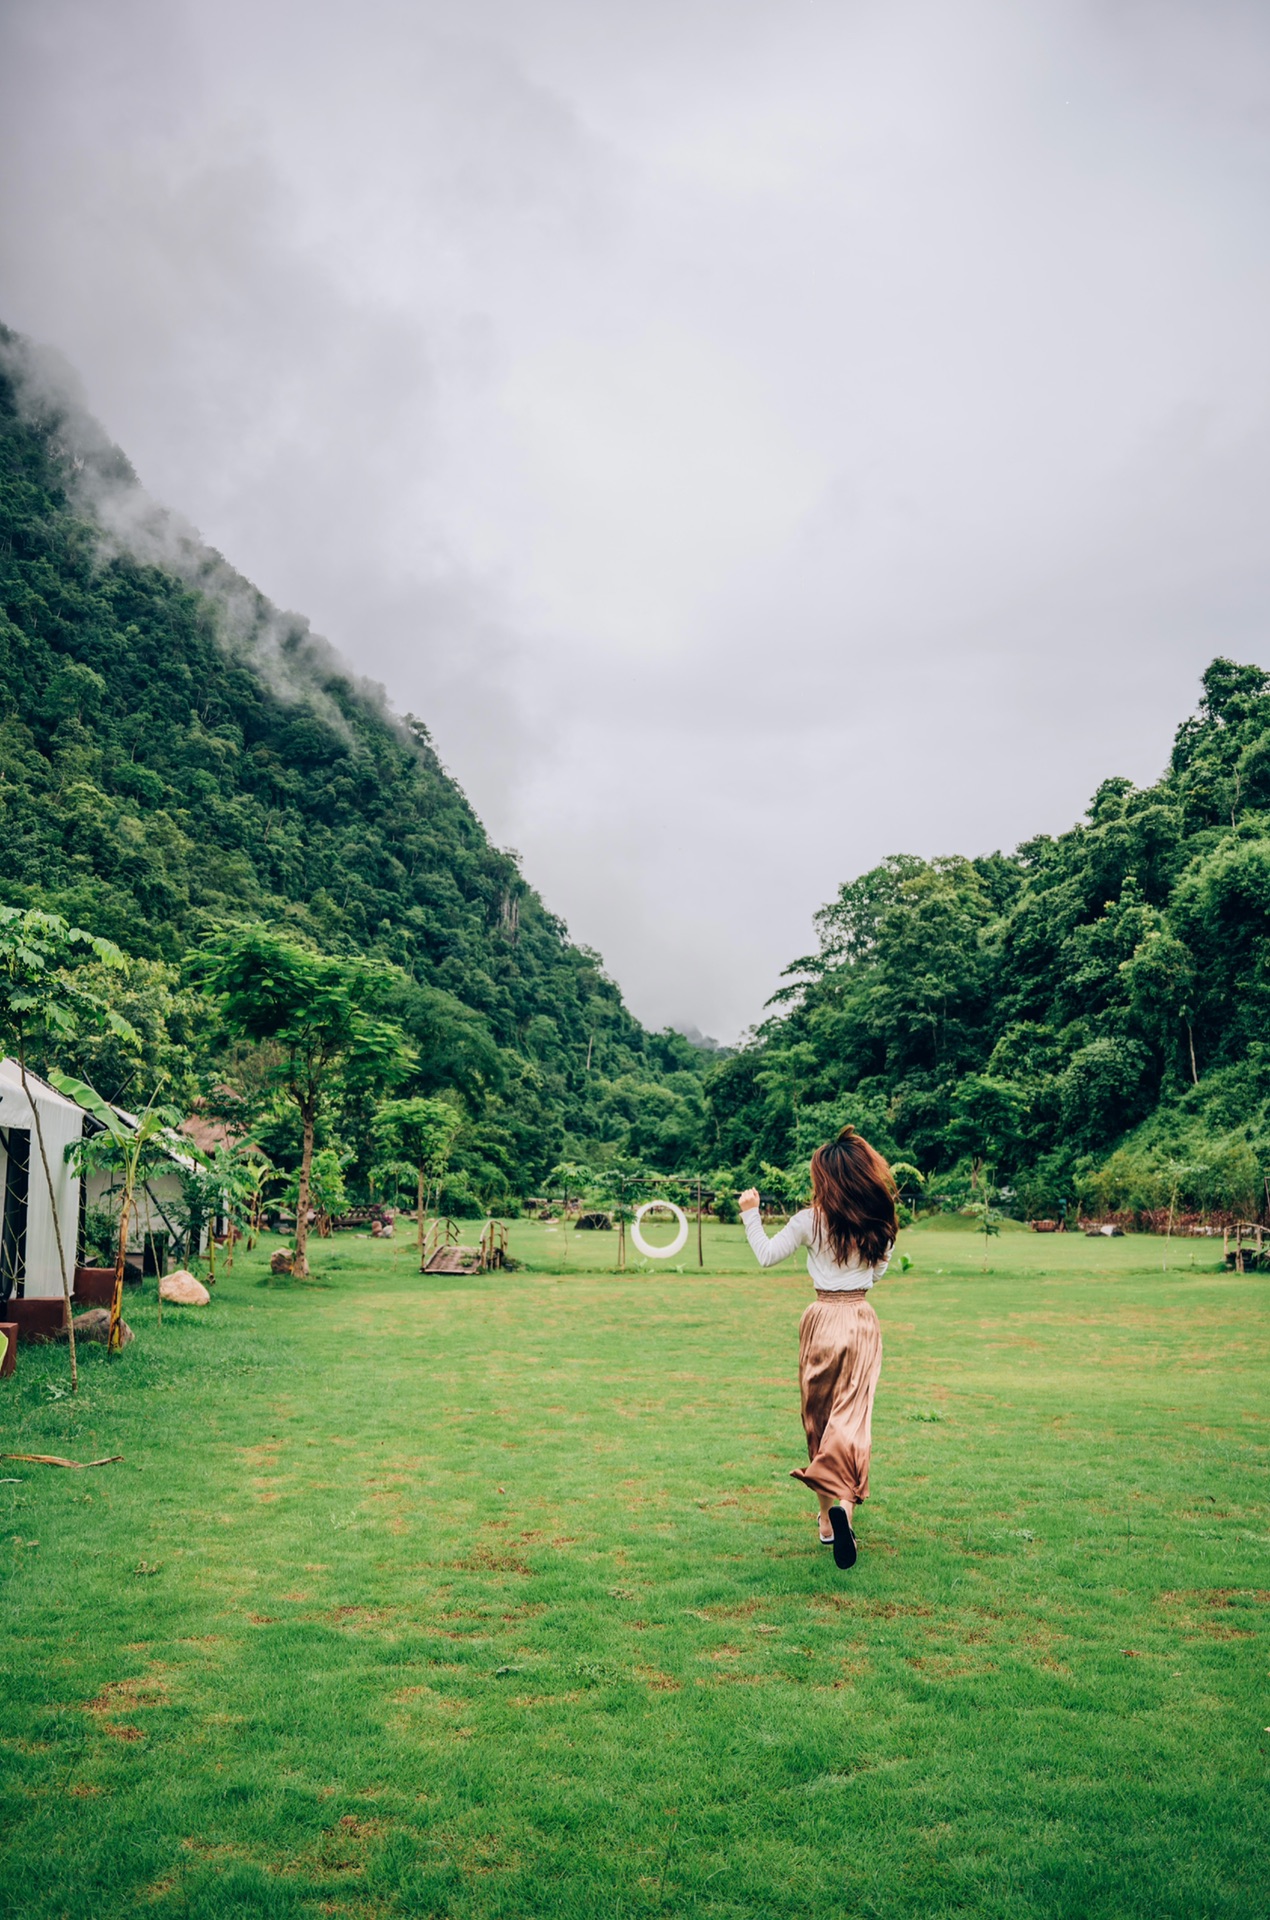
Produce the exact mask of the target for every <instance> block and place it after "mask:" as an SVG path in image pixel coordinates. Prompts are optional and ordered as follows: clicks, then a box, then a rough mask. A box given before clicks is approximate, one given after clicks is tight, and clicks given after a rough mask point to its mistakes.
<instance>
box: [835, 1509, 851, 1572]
mask: <svg viewBox="0 0 1270 1920" xmlns="http://www.w3.org/2000/svg"><path fill="white" fill-rule="evenodd" d="M829 1525H830V1526H831V1527H832V1528H833V1564H834V1566H835V1567H841V1568H842V1570H843V1572H844V1573H845V1572H846V1570H847V1568H848V1567H853V1566H854V1565H855V1535H854V1534H853V1533H852V1531H851V1522H850V1521H849V1520H848V1518H847V1510H846V1508H845V1507H830V1509H829Z"/></svg>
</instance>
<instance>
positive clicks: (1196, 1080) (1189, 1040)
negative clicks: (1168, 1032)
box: [1186, 1020, 1199, 1087]
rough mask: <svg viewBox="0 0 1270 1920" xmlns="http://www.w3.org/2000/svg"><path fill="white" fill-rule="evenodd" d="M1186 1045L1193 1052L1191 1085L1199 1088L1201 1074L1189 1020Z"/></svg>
mask: <svg viewBox="0 0 1270 1920" xmlns="http://www.w3.org/2000/svg"><path fill="white" fill-rule="evenodd" d="M1186 1044H1187V1046H1188V1047H1189V1048H1190V1050H1191V1085H1192V1086H1193V1087H1197V1086H1198V1085H1199V1073H1198V1071H1197V1070H1196V1066H1195V1035H1194V1033H1193V1032H1192V1030H1191V1023H1190V1021H1189V1020H1188V1021H1187V1023H1186Z"/></svg>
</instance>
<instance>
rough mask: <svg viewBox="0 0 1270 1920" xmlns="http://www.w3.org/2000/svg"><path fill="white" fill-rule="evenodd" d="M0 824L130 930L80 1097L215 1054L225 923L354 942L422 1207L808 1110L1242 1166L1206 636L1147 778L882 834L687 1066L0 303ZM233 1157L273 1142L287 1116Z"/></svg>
mask: <svg viewBox="0 0 1270 1920" xmlns="http://www.w3.org/2000/svg"><path fill="white" fill-rule="evenodd" d="M0 846H2V848H3V853H2V856H0V899H3V901H5V902H7V903H9V904H12V905H36V904H38V905H42V906H48V907H52V908H55V909H57V910H59V911H60V912H62V913H64V914H65V915H66V916H67V917H68V918H69V919H71V920H72V921H75V922H77V923H79V924H81V925H83V926H86V927H88V928H90V929H91V930H92V931H94V932H96V933H102V934H106V935H108V936H110V937H111V938H112V939H114V940H115V941H116V942H117V943H118V944H119V945H120V946H121V947H122V948H123V949H124V951H125V952H126V953H127V954H128V955H130V956H132V959H131V965H130V970H129V975H128V978H127V980H126V982H125V984H124V985H123V987H122V989H120V988H119V987H118V986H117V985H116V984H112V989H111V991H112V994H113V995H114V996H115V998H116V999H118V1000H120V1002H121V1010H122V1011H124V1012H126V1013H127V1015H128V1017H129V1018H130V1019H131V1021H132V1023H133V1025H134V1027H136V1028H137V1030H138V1031H139V1032H140V1033H141V1035H142V1039H143V1047H142V1057H141V1058H140V1059H138V1058H137V1057H136V1054H135V1050H134V1052H133V1053H131V1054H130V1053H129V1052H128V1050H127V1049H125V1048H122V1047H121V1046H120V1045H119V1043H117V1042H114V1041H112V1040H110V1039H106V1040H100V1039H91V1038H89V1039H85V1040H83V1041H81V1042H79V1043H77V1047H76V1048H72V1049H70V1051H71V1052H72V1053H73V1054H74V1056H75V1057H74V1058H71V1059H69V1060H63V1062H62V1064H65V1065H69V1066H71V1067H72V1068H77V1069H78V1070H79V1071H81V1072H83V1073H84V1074H85V1075H86V1076H87V1077H88V1078H90V1079H93V1080H94V1081H95V1082H96V1084H97V1085H98V1086H99V1087H100V1088H101V1090H102V1091H103V1092H104V1093H106V1094H107V1095H108V1096H112V1097H113V1096H116V1095H118V1094H119V1093H121V1092H124V1091H128V1097H129V1098H130V1099H133V1100H136V1099H137V1098H138V1097H139V1094H140V1092H141V1090H143V1089H144V1087H145V1086H146V1085H147V1084H148V1083H149V1084H152V1083H153V1081H154V1080H155V1078H156V1076H157V1075H158V1074H159V1073H160V1072H163V1073H166V1075H167V1076H168V1084H169V1085H180V1086H182V1087H184V1089H185V1090H186V1092H187V1094H189V1093H192V1092H193V1090H195V1089H196V1088H201V1089H202V1090H203V1092H204V1095H205V1097H206V1095H207V1092H208V1089H211V1088H214V1087H215V1086H216V1085H217V1084H218V1083H219V1082H221V1081H223V1080H224V1079H225V1078H226V1076H228V1077H229V1078H230V1079H231V1080H232V1079H233V1071H231V1069H234V1063H233V1062H232V1061H229V1060H227V1058H226V1057H225V1056H224V1052H223V1048H222V1047H221V1042H220V1041H219V1040H218V1037H217V1035H216V1033H215V1032H214V1030H213V1027H212V1024H211V1023H210V1020H209V1016H208V1015H207V1012H206V1009H205V1007H204V1004H203V1003H202V1002H201V1001H200V998H199V996H198V995H197V994H196V993H195V992H194V991H192V989H191V986H190V984H189V982H190V969H189V959H190V956H191V954H192V953H193V952H195V951H196V950H197V949H198V947H199V944H200V942H202V941H203V940H204V938H205V937H206V936H207V935H209V934H212V933H214V932H215V931H216V930H217V929H222V928H224V927H225V926H226V925H227V924H233V923H238V924H242V923H245V922H263V923H266V924H269V925H272V926H274V927H276V928H282V929H285V930H289V931H291V932H292V933H294V934H295V935H296V936H298V937H299V938H301V939H302V940H305V941H307V942H309V943H310V944H311V945H313V946H314V947H317V948H320V949H322V950H324V951H325V952H327V953H331V954H336V955H339V954H355V953H361V954H366V955H370V956H373V957H376V958H378V959H380V960H383V961H386V962H388V963H390V964H391V965H392V967H393V968H394V969H396V971H395V973H394V974H393V979H394V981H395V983H396V984H395V986H394V989H393V1004H392V1006H391V1009H390V1011H391V1012H392V1014H393V1016H394V1018H395V1019H396V1020H398V1021H399V1022H400V1024H401V1025H402V1026H403V1027H404V1028H405V1029H406V1031H407V1033H408V1035H409V1036H410V1038H411V1040H412V1041H413V1043H414V1048H415V1053H416V1055H417V1062H418V1064H417V1067H416V1069H415V1072H414V1078H413V1081H412V1083H411V1086H410V1087H409V1088H408V1089H406V1091H408V1092H424V1093H426V1092H432V1091H445V1092H448V1093H450V1094H453V1095H454V1096H456V1097H457V1098H459V1099H460V1100H461V1101H462V1103H463V1106H464V1110H465V1112H466V1114H467V1116H468V1120H467V1125H466V1127H465V1129H464V1132H463V1134H462V1136H461V1138H460V1144H459V1146H458V1148H457V1149H456V1154H455V1162H454V1166H455V1177H454V1180H453V1181H452V1187H451V1198H452V1200H453V1201H454V1203H455V1204H458V1203H459V1202H460V1201H461V1200H462V1198H463V1194H464V1192H466V1193H467V1194H468V1196H469V1197H470V1198H471V1200H472V1203H473V1204H474V1205H475V1204H476V1203H477V1202H479V1201H486V1202H491V1203H496V1204H500V1205H501V1204H505V1203H507V1202H509V1201H510V1200H511V1199H512V1198H513V1197H514V1196H515V1195H517V1194H521V1193H524V1192H526V1191H529V1190H532V1188H533V1187H534V1185H535V1184H536V1183H537V1182H538V1181H540V1180H541V1179H542V1177H543V1176H544V1174H545V1172H546V1170H547V1169H548V1168H549V1167H550V1166H551V1165H552V1164H553V1163H555V1162H557V1161H560V1160H568V1161H572V1162H582V1163H587V1164H590V1165H592V1166H595V1165H598V1164H601V1163H603V1162H606V1161H611V1160H613V1159H614V1157H615V1156H622V1157H626V1158H628V1159H635V1160H639V1161H642V1162H643V1163H645V1164H646V1165H648V1166H651V1167H654V1168H658V1169H661V1170H663V1171H673V1170H676V1169H678V1170H681V1171H687V1170H692V1171H706V1172H708V1171H709V1170H711V1169H715V1170H717V1171H718V1178H719V1184H721V1185H729V1186H730V1185H732V1184H733V1183H734V1180H737V1179H740V1178H743V1177H744V1178H746V1179H748V1178H752V1177H760V1178H761V1179H762V1180H763V1181H764V1182H765V1183H766V1184H767V1185H768V1186H769V1187H772V1188H773V1189H776V1190H779V1189H780V1188H782V1187H783V1188H784V1189H785V1191H786V1192H787V1193H788V1194H789V1195H790V1197H793V1195H794V1194H796V1193H797V1192H798V1191H799V1190H800V1189H801V1186H802V1183H803V1182H804V1180H805V1168H806V1158H807V1155H808V1153H809V1152H810V1149H811V1147H812V1146H813V1145H814V1144H815V1143H816V1141H817V1140H819V1139H821V1138H823V1137H825V1135H826V1133H828V1132H829V1131H830V1130H832V1129H833V1128H834V1127H836V1126H839V1125H841V1124H842V1123H843V1122H844V1121H846V1120H852V1121H854V1122H856V1123H857V1124H858V1125H860V1126H861V1127H862V1128H863V1129H864V1130H865V1131H866V1132H867V1133H869V1134H870V1135H871V1136H872V1137H873V1138H874V1139H875V1140H877V1142H878V1144H879V1145H881V1146H882V1147H883V1148H884V1149H886V1150H888V1151H890V1152H891V1153H892V1155H898V1156H902V1157H903V1158H904V1159H906V1160H909V1161H912V1162H915V1163H917V1164H918V1165H919V1166H920V1167H921V1168H922V1169H923V1170H924V1171H925V1172H926V1174H927V1175H928V1191H930V1192H933V1193H939V1194H942V1195H943V1196H945V1197H946V1198H947V1199H948V1200H949V1201H950V1202H952V1203H956V1201H957V1200H958V1199H959V1198H964V1197H965V1196H966V1195H967V1193H968V1192H969V1191H970V1189H971V1185H972V1183H974V1184H976V1185H978V1186H979V1187H980V1188H981V1187H982V1183H983V1182H984V1181H985V1180H987V1181H989V1182H990V1183H991V1184H992V1185H993V1186H994V1187H1002V1186H1004V1187H1006V1188H1007V1189H1011V1190H1012V1191H1013V1192H1014V1193H1015V1195H1016V1196H1017V1200H1018V1204H1019V1205H1020V1207H1023V1208H1026V1209H1028V1210H1030V1211H1034V1212H1035V1211H1044V1212H1051V1211H1056V1210H1058V1209H1059V1208H1060V1206H1062V1205H1063V1204H1064V1203H1068V1204H1070V1203H1071V1202H1072V1201H1073V1200H1075V1199H1077V1198H1080V1199H1083V1200H1084V1201H1085V1202H1086V1203H1093V1204H1097V1205H1101V1206H1104V1207H1123V1208H1127V1209H1137V1210H1141V1209H1143V1208H1151V1207H1157V1206H1162V1205H1170V1204H1173V1203H1174V1202H1176V1203H1177V1204H1179V1205H1188V1204H1189V1205H1196V1206H1210V1207H1222V1208H1227V1209H1238V1210H1243V1211H1249V1210H1252V1209H1253V1208H1257V1209H1261V1208H1262V1206H1263V1203H1264V1201H1265V1198H1266V1185H1265V1178H1266V1170H1267V1168H1270V1106H1268V1102H1270V1030H1268V1029H1267V1014H1268V1013H1270V675H1267V673H1265V672H1264V671H1263V670H1262V669H1261V668H1259V667H1255V666H1238V665H1235V664H1234V663H1232V662H1231V661H1229V660H1222V659H1219V660H1215V661H1214V662H1213V664H1212V666H1211V667H1210V668H1209V669H1208V671H1207V673H1206V674H1205V675H1204V677H1203V697H1202V700H1201V702H1200V706H1199V710H1198V712H1197V713H1196V715H1195V716H1194V717H1193V718H1191V719H1189V720H1187V721H1185V722H1184V723H1183V725H1182V726H1181V727H1180V728H1179V730H1178V734H1177V738H1176V742H1175V746H1174V750H1173V756H1172V761H1171V764H1170V766H1169V769H1168V771H1167V772H1166V773H1165V774H1164V776H1163V777H1162V779H1161V780H1159V781H1158V782H1157V783H1156V784H1155V785H1154V786H1151V787H1147V788H1143V789H1138V788H1135V787H1134V786H1133V785H1132V783H1131V782H1130V781H1128V780H1124V779H1111V780H1106V781H1104V783H1103V784H1102V786H1101V787H1100V788H1099V790H1098V792H1097V794H1096V795H1095V796H1094V799H1093V802H1092V804H1091V806H1090V808H1089V812H1088V816H1087V818H1086V819H1085V821H1083V822H1082V823H1081V824H1080V825H1078V826H1076V827H1074V828H1073V829H1072V830H1071V832H1070V833H1066V834H1062V835H1060V836H1058V837H1057V838H1049V837H1041V838H1038V839H1035V840H1031V841H1028V842H1026V843H1025V844H1024V845H1023V846H1021V847H1019V848H1018V849H1017V850H1016V851H1015V852H1014V853H1012V854H1000V853H997V854H991V855H988V856H986V857H982V858H977V859H969V858H962V857H960V856H952V857H948V858H945V859H939V860H932V861H927V860H920V859H917V858H914V857H911V856H906V855H896V856H895V857H893V858H892V859H889V860H887V861H884V862H883V864H882V865H881V866H880V867H877V868H875V869H874V870H873V871H872V872H871V873H867V874H865V875H864V876H863V877H861V878H860V879H857V880H853V881H851V882H849V883H847V884H845V885H844V886H843V887H842V888H841V889H840V891H839V894H838V897H837V899H836V900H834V901H833V902H832V903H831V904H830V905H829V906H827V907H825V908H824V909H823V911H822V912H821V913H820V914H819V915H818V916H817V927H818V933H819V950H818V951H817V952H816V953H815V954H814V955H811V956H808V957H807V958H805V959H803V960H800V961H798V962H796V963H795V964H794V965H793V966H792V967H791V968H790V969H789V970H788V979H789V984H788V985H787V986H786V987H785V988H783V989H782V990H781V992H780V993H778V994H777V996H776V998H775V1000H774V1002H773V1010H772V1012H771V1015H770V1017H769V1018H768V1019H767V1021H766V1022H765V1023H764V1024H763V1025H762V1026H761V1027H760V1028H759V1029H758V1031H757V1033H756V1035H755V1036H754V1038H753V1040H752V1042H751V1043H750V1044H749V1045H747V1046H745V1047H744V1048H743V1049H741V1050H740V1051H739V1052H737V1053H736V1054H735V1055H732V1056H730V1057H729V1056H723V1057H722V1058H720V1056H719V1055H718V1054H717V1053H713V1052H711V1051H709V1050H708V1049H706V1048H702V1047H697V1046H694V1045H692V1044H690V1043H689V1041H687V1040H686V1039H684V1038H683V1037H682V1036H680V1035H678V1034H673V1033H664V1034H659V1035H654V1034H649V1033H647V1032H645V1031H644V1030H643V1029H642V1028H641V1027H640V1025H639V1023H638V1022H637V1021H635V1020H634V1019H633V1018H632V1016H631V1015H630V1014H629V1012H628V1011H627V1009H626V1008H625V1006H624V1005H623V1003H622V999H621V995H620V993H619V991H618V989H617V987H616V986H615V985H614V984H613V982H612V981H610V980H609V979H608V978H607V977H606V976H605V974H604V972H603V969H602V967H601V964H600V961H599V958H598V956H597V955H595V954H594V953H591V952H589V951H587V950H586V949H585V948H580V947H578V946H576V945H574V944H572V943H571V942H570V941H569V939H568V937H567V934H566V931H565V929H564V928H563V926H562V925H561V924H560V922H559V921H558V920H556V919H555V918H554V917H553V916H552V915H551V914H550V913H549V912H548V911H547V909H546V908H545V907H544V905H543V903H542V901H541V900H540V899H539V897H538V895H537V894H536V893H535V892H534V890H533V889H532V887H530V886H529V885H528V884H527V882H526V881H525V879H524V878H523V876H522V875H521V873H520V871H519V869H518V867H517V864H516V862H515V860H514V859H513V858H512V857H511V856H510V855H508V854H506V853H503V852H500V851H499V850H498V849H496V848H495V847H493V846H491V845H490V843H489V840H488V838H487V836H486V834H485V832H484V830H483V829H482V827H481V824H480V822H479V821H478V819H477V818H476V816H475V815H474V813H473V811H472V809H471V807H470V806H469V805H468V803H467V801H466V799H465V798H464V796H463V794H462V792H461V791H460V790H459V788H458V786H457V785H456V784H455V782H454V781H453V780H452V779H451V778H450V777H449V775H448V774H447V773H446V772H445V770H444V768H443V766H442V765H441V763H440V761H439V759H438V757H437V754H436V752H435V751H434V749H433V746H432V743H431V741H430V739H429V736H428V732H427V729H426V727H425V726H424V725H423V724H422V723H421V722H419V721H417V720H409V719H408V720H405V721H399V720H397V719H396V718H395V717H394V716H393V715H392V714H390V713H389V712H388V710H387V708H386V707H385V705H384V703H383V700H382V697H381V696H380V695H379V694H378V693H377V692H376V690H374V689H367V688H365V687H363V686H360V685H358V684H356V683H355V682H354V681H353V680H352V679H351V678H350V676H349V674H348V673H347V671H346V670H345V669H344V668H343V666H342V665H341V663H340V662H339V661H338V659H336V658H335V656H334V655H333V654H332V653H331V652H330V650H329V649H327V648H326V647H325V646H324V645H323V643H322V642H320V641H318V640H317V639H316V638H315V637H314V636H313V635H311V634H310V633H309V631H308V629H307V626H306V625H305V623H304V622H303V621H302V620H300V619H299V618H297V617H294V616H289V615H282V614H280V613H278V612H277V610H276V609H274V608H273V607H271V606H270V605H269V603H268V602H267V601H266V600H265V599H264V598H263V596H261V595H260V594H259V593H257V592H256V591H255V589H254V588H252V587H251V586H250V585H249V583H247V582H246V581H244V580H243V579H242V578H241V577H240V576H238V575H237V574H235V573H234V572H233V570H232V568H231V567H229V566H228V564H227V563H226V562H225V561H224V560H222V559H221V558H220V556H219V555H217V554H214V553H212V552H210V551H209V550H208V549H206V548H205V547H203V546H202V545H201V544H200V543H199V542H198V540H197V538H196V537H195V536H193V535H192V534H190V533H189V532H188V531H185V532H183V531H182V530H181V529H180V528H179V527H178V526H177V525H176V524H175V523H173V522H171V521H170V520H169V519H168V518H167V517H166V516H164V515H163V514H162V513H160V512H158V510H157V509H154V508H153V507H152V506H150V505H149V503H148V502H147V501H146V499H145V496H144V494H143V493H142V491H141V489H140V488H139V486H138V485H137V482H136V479H135V476H134V475H133V474H132V472H131V469H130V468H129V467H128V464H127V462H126V460H125V459H124V457H123V455H122V454H120V453H119V452H118V450H117V449H115V448H114V447H112V446H110V445H109V443H108V442H107V441H106V440H105V438H104V436H103V435H102V434H101V431H100V429H99V428H97V427H96V426H95V424H94V423H93V422H92V420H91V419H90V418H89V417H88V416H87V415H86V414H85V413H84V412H83V411H82V409H81V408H79V406H78V405H77V403H76V402H75V401H74V400H73V399H71V398H68V396H67V394H66V391H65V390H64V389H63V388H59V386H58V385H57V384H56V383H55V382H50V381H49V380H48V379H47V377H45V375H44V374H43V373H42V371H41V369H40V367H39V364H38V363H37V362H36V361H34V360H33V359H32V357H31V355H30V353H29V350H28V349H27V348H26V347H25V346H24V344H23V343H22V342H21V341H19V340H18V339H17V338H16V337H15V336H13V335H11V334H7V333H5V332H4V331H3V330H2V329H0ZM218 1049H219V1050H218ZM239 1065H241V1063H239ZM239 1077H240V1078H241V1077H242V1076H241V1074H240V1075H239ZM352 1122H356V1125H355V1126H354V1125H353V1124H352ZM352 1122H350V1126H349V1130H348V1131H349V1133H350V1134H351V1133H353V1132H357V1133H358V1134H359V1135H364V1134H365V1132H366V1128H367V1120H366V1115H365V1114H362V1115H361V1116H360V1119H359V1118H358V1116H356V1115H353V1116H352ZM283 1131H284V1132H285V1129H283ZM346 1144H347V1141H346ZM271 1150H272V1151H274V1152H275V1154H276V1155H277V1157H279V1158H280V1159H282V1161H283V1162H284V1163H286V1162H287V1160H288V1156H289V1155H293V1153H294V1142H292V1143H290V1144H289V1143H288V1141H287V1140H286V1139H285V1138H283V1137H275V1138H274V1139H273V1140H272V1141H271Z"/></svg>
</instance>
